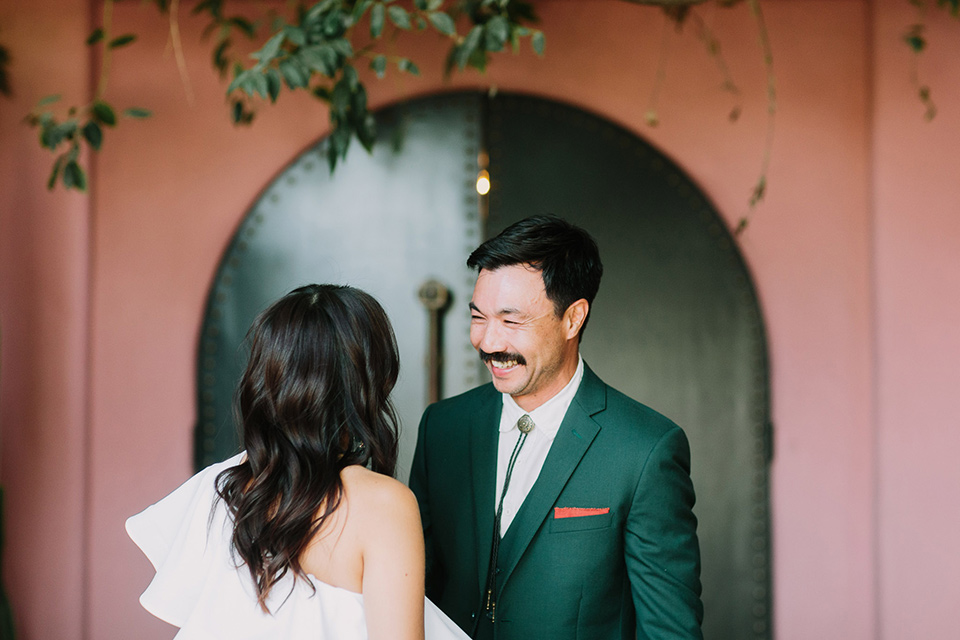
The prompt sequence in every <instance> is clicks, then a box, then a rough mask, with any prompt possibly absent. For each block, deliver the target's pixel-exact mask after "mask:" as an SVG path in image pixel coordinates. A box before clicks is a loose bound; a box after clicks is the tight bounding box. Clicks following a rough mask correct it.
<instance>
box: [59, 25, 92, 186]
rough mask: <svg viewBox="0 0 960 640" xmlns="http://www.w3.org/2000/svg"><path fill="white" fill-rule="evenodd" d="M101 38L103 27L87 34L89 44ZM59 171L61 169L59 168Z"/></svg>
mask: <svg viewBox="0 0 960 640" xmlns="http://www.w3.org/2000/svg"><path fill="white" fill-rule="evenodd" d="M101 40H103V29H102V28H100V27H97V28H96V29H94V30H93V33H91V34H90V35H89V36H87V44H88V45H93V44H97V43H98V42H100V41H101ZM57 171H59V169H58V170H57Z"/></svg>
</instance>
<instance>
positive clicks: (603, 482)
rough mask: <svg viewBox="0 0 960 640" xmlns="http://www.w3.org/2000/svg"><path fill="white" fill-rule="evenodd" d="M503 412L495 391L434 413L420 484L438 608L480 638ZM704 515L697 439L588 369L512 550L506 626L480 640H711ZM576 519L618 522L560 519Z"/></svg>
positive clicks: (430, 591) (508, 551)
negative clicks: (477, 621) (699, 504)
mask: <svg viewBox="0 0 960 640" xmlns="http://www.w3.org/2000/svg"><path fill="white" fill-rule="evenodd" d="M502 406H503V402H502V396H501V394H500V393H499V392H497V391H496V389H494V387H493V385H492V384H487V385H484V386H482V387H478V388H476V389H473V390H471V391H468V392H467V393H464V394H462V395H459V396H456V397H454V398H450V399H448V400H444V401H442V402H439V403H437V404H434V405H431V406H429V407H428V408H427V410H426V411H425V412H424V414H423V419H422V420H421V422H420V433H419V439H418V441H417V449H416V453H415V455H414V460H413V469H412V471H411V476H410V488H411V489H412V490H413V492H414V493H415V494H416V496H417V499H418V500H419V502H420V515H421V518H422V521H423V528H424V537H425V541H426V547H427V595H428V596H429V597H430V598H431V600H433V601H434V602H435V603H437V605H438V606H439V607H440V608H441V609H442V610H443V611H444V612H445V613H446V614H447V615H448V616H450V617H451V618H452V619H453V620H454V621H455V622H456V623H457V624H459V625H460V626H461V627H462V628H463V629H465V630H466V631H468V632H469V631H470V630H471V629H472V627H473V620H474V616H475V615H477V614H478V611H479V608H480V603H481V592H482V590H483V588H484V582H485V579H486V572H487V565H488V563H489V558H490V546H491V541H492V535H493V519H494V511H495V508H496V505H495V496H494V493H495V492H496V488H495V482H496V471H497V439H498V435H499V431H498V425H499V421H500V411H501V409H502ZM693 503H694V493H693V485H692V483H691V481H690V451H689V445H688V444H687V439H686V436H685V435H684V433H683V431H681V429H680V428H679V427H678V426H677V425H675V424H674V423H673V422H671V421H670V420H669V419H667V418H665V417H664V416H662V415H660V414H659V413H657V412H655V411H653V410H652V409H650V408H649V407H646V406H644V405H642V404H640V403H638V402H636V401H634V400H631V399H630V398H628V397H626V396H625V395H623V394H622V393H620V392H618V391H616V390H614V389H613V388H611V387H609V386H607V385H606V384H604V383H603V382H602V381H601V380H600V379H599V378H598V377H597V376H596V375H595V374H594V373H593V372H592V371H591V370H590V368H589V367H585V369H584V375H583V382H582V383H581V385H580V388H579V389H578V391H577V394H576V396H575V397H574V400H573V402H572V403H571V404H570V408H569V409H568V410H567V414H566V416H565V417H564V419H563V422H562V423H561V425H560V430H559V431H558V432H557V436H556V439H555V440H554V442H553V445H552V447H551V448H550V453H549V454H548V455H547V459H546V461H545V462H544V465H543V469H542V471H541V472H540V475H539V477H538V478H537V481H536V482H535V483H534V485H533V488H532V489H531V490H530V493H529V494H528V496H527V498H526V500H525V501H524V502H523V505H522V507H521V508H520V510H519V511H518V513H517V515H516V516H515V518H514V520H513V522H512V524H511V525H510V527H509V529H507V533H506V535H505V536H504V537H503V539H502V541H501V543H500V553H499V558H500V560H499V563H498V565H499V566H498V573H497V588H498V598H497V620H496V623H495V624H493V625H490V624H489V623H486V622H484V624H482V625H481V634H480V636H481V637H494V638H496V639H497V640H521V639H522V640H530V639H536V638H543V639H545V640H563V639H566V638H570V639H573V638H580V639H591V640H592V639H598V640H601V639H602V640H606V639H610V640H614V639H617V640H621V639H632V638H634V637H636V638H638V640H640V639H646V638H701V637H702V636H701V632H700V622H701V620H702V617H703V606H702V604H701V602H700V551H699V546H698V543H697V533H696V529H697V520H696V517H695V516H694V515H693V511H692V508H693ZM565 507H585V508H592V509H599V510H601V511H602V510H603V509H609V511H608V512H607V513H601V514H599V515H588V516H581V517H564V518H560V519H558V518H556V517H555V515H556V511H555V510H556V509H557V508H565ZM634 634H636V635H634Z"/></svg>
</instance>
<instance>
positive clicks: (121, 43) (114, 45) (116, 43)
mask: <svg viewBox="0 0 960 640" xmlns="http://www.w3.org/2000/svg"><path fill="white" fill-rule="evenodd" d="M136 39H137V36H135V35H134V34H132V33H126V34H124V35H122V36H117V37H116V38H114V39H113V40H111V41H110V44H108V45H107V46H108V47H110V48H111V49H119V48H120V47H125V46H126V45H128V44H130V43H131V42H134V41H135V40H136Z"/></svg>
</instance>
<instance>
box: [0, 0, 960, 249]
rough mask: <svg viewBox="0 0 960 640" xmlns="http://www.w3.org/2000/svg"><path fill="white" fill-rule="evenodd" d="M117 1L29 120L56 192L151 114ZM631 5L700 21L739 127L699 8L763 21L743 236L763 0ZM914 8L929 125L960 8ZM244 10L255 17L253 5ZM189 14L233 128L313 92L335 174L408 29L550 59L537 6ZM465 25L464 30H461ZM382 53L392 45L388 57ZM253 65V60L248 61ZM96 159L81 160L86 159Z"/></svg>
mask: <svg viewBox="0 0 960 640" xmlns="http://www.w3.org/2000/svg"><path fill="white" fill-rule="evenodd" d="M115 1H116V0H104V1H103V15H102V24H101V26H100V27H98V28H97V29H95V30H94V31H93V33H91V34H90V36H89V37H88V38H87V44H88V45H89V46H90V47H94V48H96V49H97V54H98V58H99V60H100V65H101V66H100V77H99V82H98V83H97V87H96V90H95V92H94V95H93V97H92V99H91V100H90V101H89V102H88V103H86V104H80V105H76V104H75V105H72V106H68V107H63V106H62V105H60V96H59V95H53V96H47V97H45V98H43V99H41V100H40V101H39V102H38V103H37V105H36V107H35V108H34V109H33V110H32V111H31V112H30V114H29V115H28V116H27V118H26V121H27V123H28V124H29V125H30V126H32V127H35V128H36V129H37V130H38V133H39V141H40V145H41V146H42V147H43V148H46V149H49V150H50V151H51V152H52V153H54V154H55V159H54V162H53V166H52V169H51V173H50V177H49V179H48V182H47V186H48V188H50V189H53V188H55V187H56V186H57V185H58V184H60V185H62V186H63V187H64V188H66V189H77V190H80V191H83V190H85V189H86V186H87V172H86V170H85V168H84V166H83V159H84V158H85V157H89V152H96V151H99V150H100V149H101V147H102V145H103V140H104V136H105V132H106V131H107V130H108V129H110V128H112V127H115V126H117V124H118V122H119V120H120V119H121V118H133V119H139V118H146V117H149V116H150V115H151V114H150V111H148V110H147V109H143V108H140V107H127V108H124V109H122V110H118V109H117V108H116V107H115V106H114V105H113V104H111V102H109V101H108V99H107V88H108V83H109V76H110V67H111V62H112V56H113V55H114V53H116V52H117V50H119V49H123V48H125V47H128V46H130V45H132V44H134V43H135V42H136V35H134V34H132V33H124V34H120V35H114V34H113V32H112V17H113V9H114V3H115ZM626 1H628V2H632V3H634V4H641V5H654V6H659V7H661V8H662V9H663V10H664V12H665V13H666V15H667V16H668V18H669V19H670V20H671V21H672V24H673V26H674V27H675V28H676V29H677V30H679V29H680V28H681V27H682V26H683V25H684V24H685V23H686V22H687V21H692V23H693V25H694V28H695V29H696V34H697V38H698V39H699V40H700V41H701V42H702V43H703V45H704V46H705V48H706V50H707V52H708V54H709V55H710V56H711V57H712V58H713V60H714V61H715V64H716V66H717V70H718V72H719V74H720V76H721V78H722V84H721V89H722V90H723V91H725V92H727V93H729V94H730V96H731V97H732V98H733V100H734V104H733V106H732V107H731V109H730V112H729V119H730V120H731V121H732V122H735V121H736V120H737V119H738V117H739V116H740V114H741V112H742V109H743V105H742V95H741V91H740V88H739V87H738V85H737V84H736V83H735V82H734V80H733V76H732V74H731V72H730V69H729V67H728V66H727V64H726V61H725V59H724V58H723V55H722V52H721V47H720V42H719V39H718V38H717V37H716V35H715V34H714V33H713V32H712V31H711V30H710V28H709V27H708V25H707V24H706V22H705V21H704V20H703V19H702V17H701V16H700V15H698V14H697V13H696V5H698V4H701V3H704V2H709V3H710V4H713V5H716V6H719V7H724V8H727V7H732V6H735V5H738V4H740V3H741V1H742V2H743V3H744V4H745V5H746V6H747V8H748V10H749V11H750V14H751V15H752V16H753V18H754V21H755V23H756V25H757V35H758V42H759V46H760V52H761V56H762V59H763V63H764V67H765V72H766V97H767V128H766V136H765V140H764V147H763V152H762V156H761V161H760V171H759V177H758V179H757V181H756V183H755V184H754V186H753V188H752V189H751V192H750V196H749V198H748V200H747V202H748V206H747V211H746V212H745V213H744V215H743V216H742V217H741V219H740V221H739V223H738V225H737V228H736V232H737V233H739V232H741V231H742V230H743V229H744V228H746V226H747V224H748V223H749V220H750V218H751V216H752V214H753V213H754V211H755V210H756V207H757V205H758V204H759V203H760V202H761V201H762V200H763V199H764V196H765V194H766V189H767V171H768V168H769V164H770V158H771V152H772V145H773V136H774V130H775V126H774V125H775V119H776V112H777V97H776V83H775V76H774V72H773V52H772V51H773V48H772V45H771V42H770V38H769V34H768V31H767V27H766V23H765V21H764V18H763V12H762V9H761V4H760V0H626ZM908 1H909V2H910V3H911V4H912V5H913V6H915V7H916V9H917V21H916V23H914V24H912V25H911V26H910V27H909V28H908V29H907V31H906V32H905V33H904V35H903V40H904V42H906V44H907V46H908V47H909V48H910V50H912V51H913V52H914V53H915V54H917V56H916V57H915V60H914V66H913V70H912V72H911V81H912V82H913V84H914V86H915V88H916V90H917V95H918V96H919V98H920V101H921V102H922V104H923V105H924V108H925V114H924V117H925V118H926V119H927V120H930V119H932V118H933V117H934V116H935V115H936V106H935V105H934V103H933V100H932V99H931V92H930V88H929V87H928V86H926V85H925V84H923V83H921V81H920V80H919V72H918V70H917V62H916V60H917V59H918V58H919V54H921V53H922V52H923V51H924V50H925V49H926V47H927V40H926V16H927V12H928V10H929V9H930V8H931V7H934V6H935V7H936V8H938V9H942V10H946V11H948V12H949V13H950V14H951V15H952V16H954V17H960V0H908ZM151 4H153V5H155V6H156V8H157V9H158V11H159V12H160V13H161V15H164V16H166V18H167V21H168V25H169V26H168V28H169V45H170V47H171V48H172V50H173V53H174V59H175V61H176V65H177V69H178V71H179V74H180V77H181V83H182V85H183V87H184V92H185V95H186V99H187V101H188V103H191V104H192V103H193V99H194V98H193V89H192V85H191V82H190V78H189V76H188V74H187V69H186V61H185V59H184V56H183V45H182V42H181V35H180V28H179V24H180V13H181V0H151ZM244 8H245V10H246V11H247V12H249V10H250V5H246V6H245V7H244ZM191 13H192V14H193V15H198V16H206V18H207V19H208V24H207V26H206V28H205V29H204V31H203V38H204V39H209V40H211V41H212V42H211V63H212V65H213V67H214V68H215V69H216V70H217V71H218V73H219V74H220V77H221V78H229V79H230V83H229V86H228V88H227V97H228V104H229V109H230V117H231V119H232V121H233V122H234V123H235V124H237V125H246V124H250V123H251V122H252V121H253V120H254V118H255V115H256V112H257V109H258V108H259V107H260V106H261V105H263V104H266V103H273V102H276V100H277V99H278V98H279V97H280V95H281V94H282V93H283V92H284V91H290V92H297V91H303V92H307V93H309V94H310V95H312V96H313V97H315V98H316V99H318V100H319V101H321V102H322V103H324V104H325V105H326V106H327V107H328V109H329V116H330V122H331V134H330V144H329V145H328V155H327V160H328V162H329V165H330V169H331V171H333V170H334V169H335V167H336V166H337V164H338V163H339V162H340V161H342V160H343V159H344V158H345V157H346V154H347V152H348V149H349V147H350V145H351V142H352V141H353V140H354V139H356V140H357V141H358V143H359V144H360V145H361V146H362V147H363V148H365V149H366V150H367V151H369V150H370V149H371V148H372V146H373V144H374V140H375V137H376V121H375V119H374V116H373V114H372V113H370V111H369V110H368V108H367V91H366V87H365V85H364V82H363V81H362V80H361V78H360V74H359V72H358V69H360V68H363V67H367V68H369V69H371V70H373V72H374V74H375V75H376V77H378V78H383V77H384V76H385V75H386V74H387V73H388V72H389V71H390V70H391V69H394V70H395V71H396V72H399V73H406V74H412V75H418V74H419V68H418V66H417V64H416V63H415V62H414V61H413V60H411V59H410V58H408V57H405V56H403V55H398V54H395V53H394V52H393V48H394V47H385V46H384V43H385V42H389V43H392V42H393V39H394V38H395V37H396V36H397V35H398V34H399V33H401V32H435V33H439V34H441V35H442V36H444V37H446V38H449V40H450V48H449V52H448V54H447V56H446V60H445V74H447V75H449V74H450V73H453V72H455V71H462V70H463V69H465V68H468V67H472V68H474V69H477V70H479V71H484V70H485V69H486V68H487V65H488V64H489V60H490V56H491V54H494V53H499V52H502V51H506V50H513V51H514V52H516V51H517V50H518V49H519V48H520V47H521V43H522V42H523V41H524V40H528V41H529V44H530V46H531V47H532V49H533V50H534V51H535V52H536V54H537V55H541V56H542V55H543V54H544V50H545V46H546V38H545V35H544V33H543V32H542V31H541V30H539V29H537V28H535V25H536V24H537V22H538V20H537V16H536V14H535V12H534V7H533V2H529V1H525V0H320V1H318V2H304V1H296V0H291V1H289V2H287V3H286V9H285V10H284V11H275V10H273V9H268V10H264V11H263V12H262V15H260V16H258V17H256V18H253V19H251V18H250V17H249V14H245V15H240V14H235V13H231V12H230V11H228V9H227V2H226V0H200V1H199V2H197V3H196V4H194V5H193V8H192V10H191ZM458 25H461V26H465V27H466V28H465V31H464V32H463V33H461V32H459V31H458ZM671 38H672V33H671V29H670V27H667V28H666V29H665V31H664V35H663V40H662V45H661V54H660V60H659V63H658V65H657V71H656V76H655V81H654V85H653V89H652V90H651V94H650V97H649V101H648V104H647V108H646V110H645V112H644V119H645V120H646V122H647V124H648V125H650V126H656V125H657V124H658V122H659V120H660V114H659V112H658V101H659V96H660V92H661V90H662V87H663V85H664V79H665V65H666V59H667V56H668V53H669V47H670V44H671ZM240 39H245V40H247V41H251V42H261V43H262V44H261V45H260V46H259V48H258V49H256V50H255V51H254V52H253V53H252V54H249V55H248V56H245V55H243V53H242V51H244V50H246V49H247V48H249V46H241V47H238V46H237V43H238V41H239V40H240ZM385 49H390V50H389V51H387V50H385ZM251 61H252V62H251ZM9 65H10V56H9V54H8V52H7V50H6V49H5V48H4V47H3V46H0V94H3V95H10V92H11V88H10V85H9V81H8V74H7V69H8V68H9ZM85 149H86V150H87V151H88V153H87V154H84V153H83V151H84V150H85Z"/></svg>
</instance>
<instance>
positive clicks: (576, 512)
mask: <svg viewBox="0 0 960 640" xmlns="http://www.w3.org/2000/svg"><path fill="white" fill-rule="evenodd" d="M605 513H610V507H554V508H553V517H554V519H556V520H559V519H560V518H582V517H583V516H602V515H603V514H605Z"/></svg>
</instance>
